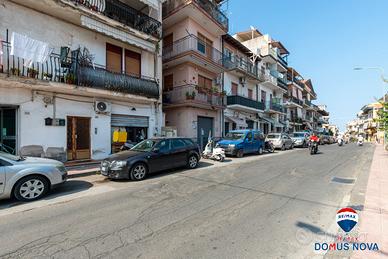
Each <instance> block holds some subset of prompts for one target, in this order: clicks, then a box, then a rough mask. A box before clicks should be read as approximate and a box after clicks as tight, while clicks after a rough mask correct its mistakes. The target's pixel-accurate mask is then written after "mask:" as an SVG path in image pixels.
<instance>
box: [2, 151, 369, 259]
mask: <svg viewBox="0 0 388 259" xmlns="http://www.w3.org/2000/svg"><path fill="white" fill-rule="evenodd" d="M374 148H375V146H373V145H371V144H365V145H364V146H362V147H357V146H356V145H355V144H348V145H345V146H343V147H338V146H337V145H325V146H320V152H319V154H317V155H314V156H311V155H310V154H309V153H308V150H307V149H294V150H292V151H285V152H281V151H278V152H277V153H276V154H271V155H267V154H266V155H262V156H248V157H247V158H242V159H241V161H245V162H244V163H242V162H241V163H240V162H237V163H231V162H228V161H229V160H228V161H226V162H225V163H223V164H218V165H217V166H209V167H206V166H203V167H202V168H199V169H196V170H191V171H189V170H178V171H175V172H174V173H172V172H167V173H162V174H158V175H154V176H152V177H150V178H149V179H147V180H145V181H142V182H131V181H117V182H112V181H105V180H102V179H103V178H102V177H101V176H95V177H99V178H101V181H100V182H98V183H97V184H96V185H98V186H97V187H92V186H89V185H88V183H79V185H80V188H85V189H86V188H91V189H93V188H103V186H107V187H106V188H108V187H110V188H111V189H112V190H110V191H106V192H103V193H99V192H96V193H95V194H93V195H87V196H84V197H79V198H74V199H70V200H64V201H62V202H57V203H53V204H48V205H47V206H40V207H36V208H31V209H29V210H25V211H19V212H18V211H15V212H13V213H4V212H5V211H7V210H11V209H15V208H16V209H17V207H18V206H24V204H21V205H19V204H16V205H13V206H9V207H7V204H9V203H10V202H9V201H1V202H0V208H1V209H0V233H1V235H0V258H15V257H18V258H312V257H314V256H319V257H321V256H322V255H323V254H316V252H315V251H314V245H313V244H314V242H318V241H322V238H325V237H329V238H330V237H333V236H335V235H336V234H337V232H338V231H339V229H338V226H337V225H336V222H335V214H336V211H337V210H338V209H339V208H341V207H343V206H352V207H353V208H355V209H357V210H362V208H363V204H364V194H365V188H366V184H367V181H368V175H369V169H370V165H371V161H372V156H373V152H374ZM233 161H235V159H234V160H233ZM203 163H206V161H203ZM228 163H230V164H228ZM90 185H91V184H90ZM115 185H119V186H120V188H117V189H114V188H115V187H114V186H115ZM112 186H113V187H112ZM55 195H57V194H54V196H55ZM48 199H52V200H55V199H60V195H58V197H51V198H50V197H48ZM38 202H39V201H38ZM327 256H330V255H327Z"/></svg>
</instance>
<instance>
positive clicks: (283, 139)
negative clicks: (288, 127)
mask: <svg viewBox="0 0 388 259" xmlns="http://www.w3.org/2000/svg"><path fill="white" fill-rule="evenodd" d="M266 141H271V143H272V144H273V146H274V148H276V149H281V150H286V149H293V148H294V141H293V140H292V139H291V138H290V136H289V135H288V134H286V133H270V134H268V135H267V138H266Z"/></svg>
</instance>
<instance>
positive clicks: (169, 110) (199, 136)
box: [163, 0, 228, 145]
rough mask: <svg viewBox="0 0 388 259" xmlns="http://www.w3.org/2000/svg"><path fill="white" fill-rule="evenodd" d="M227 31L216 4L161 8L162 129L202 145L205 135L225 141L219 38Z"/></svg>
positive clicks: (171, 0)
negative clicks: (170, 129) (163, 123)
mask: <svg viewBox="0 0 388 259" xmlns="http://www.w3.org/2000/svg"><path fill="white" fill-rule="evenodd" d="M227 31H228V19H227V17H226V16H225V15H224V14H223V13H222V12H221V11H220V9H219V6H218V2H217V1H203V0H185V1H182V0H167V1H165V2H164V3H163V35H164V38H163V111H164V113H165V125H166V126H167V127H173V128H176V129H177V134H178V135H179V136H185V137H190V138H193V139H196V140H197V141H198V143H201V144H202V145H204V144H206V142H207V138H208V136H209V135H211V136H213V137H221V136H222V135H223V132H222V129H223V126H224V120H223V110H224V109H225V101H224V98H225V93H224V92H223V89H222V73H223V71H224V70H225V66H224V63H223V54H222V35H224V34H226V33H227Z"/></svg>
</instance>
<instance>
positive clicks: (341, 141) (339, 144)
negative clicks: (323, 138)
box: [337, 138, 344, 147]
mask: <svg viewBox="0 0 388 259" xmlns="http://www.w3.org/2000/svg"><path fill="white" fill-rule="evenodd" d="M337 143H338V146H340V147H341V146H343V144H344V140H343V139H342V138H339V139H338V140H337Z"/></svg>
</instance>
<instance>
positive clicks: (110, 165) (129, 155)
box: [101, 138, 201, 181]
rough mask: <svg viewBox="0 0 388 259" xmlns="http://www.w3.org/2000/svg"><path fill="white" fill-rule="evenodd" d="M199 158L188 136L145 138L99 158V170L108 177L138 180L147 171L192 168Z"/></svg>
mask: <svg viewBox="0 0 388 259" xmlns="http://www.w3.org/2000/svg"><path fill="white" fill-rule="evenodd" d="M200 158H201V156H200V151H199V147H198V145H197V144H195V143H194V142H193V141H192V140H191V139H189V138H153V139H146V140H143V141H142V142H140V143H139V144H137V145H136V146H134V147H133V148H131V149H130V150H128V151H123V152H119V153H116V154H113V155H111V156H109V157H108V158H107V159H105V160H104V161H102V162H101V174H102V175H104V176H106V177H108V178H111V179H132V180H135V181H140V180H143V179H144V178H146V177H147V175H148V174H150V173H155V172H159V171H163V170H167V169H173V168H178V167H182V166H187V167H188V168H190V169H193V168H196V167H197V166H198V162H199V160H200Z"/></svg>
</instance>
